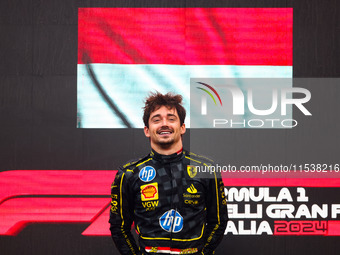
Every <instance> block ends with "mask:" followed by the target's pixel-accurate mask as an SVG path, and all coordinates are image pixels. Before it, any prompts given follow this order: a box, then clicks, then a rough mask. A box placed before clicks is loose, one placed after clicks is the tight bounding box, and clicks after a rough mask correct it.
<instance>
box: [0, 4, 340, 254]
mask: <svg viewBox="0 0 340 255" xmlns="http://www.w3.org/2000/svg"><path fill="white" fill-rule="evenodd" d="M338 5H339V4H338V3H337V1H336V0H329V1H319V0H296V1H283V0H259V1H252V0H247V1H245V0H243V1H242V0H234V1H203V0H200V1H194V0H193V1H180V0H176V1H167V0H161V1H155V0H153V1H148V0H143V1H137V0H129V1H122V0H120V1H113V0H110V1H107V0H105V1H104V0H103V1H101V0H92V1H90V0H88V1H70V0H61V1H53V0H47V1H42V0H35V1H32V0H25V1H24V0H13V1H9V0H3V1H1V3H0V34H1V40H0V59H1V62H0V124H1V132H0V141H1V142H0V162H1V163H0V171H5V170H15V169H61V170H63V169H91V170H106V169H116V168H117V167H118V165H121V164H122V163H124V162H126V161H128V160H129V159H131V158H137V157H139V156H141V155H143V154H145V153H147V152H148V151H149V143H148V140H147V139H146V138H145V137H144V135H143V131H142V130H128V129H77V128H76V122H77V120H76V113H77V110H76V104H77V102H76V92H77V89H76V86H77V84H76V72H77V8H78V7H293V8H294V22H293V25H294V31H293V47H294V50H293V72H294V77H328V78H329V77H339V76H340V69H339V57H338V56H339V55H340V52H339V45H340V41H339V32H340V24H339V7H338ZM327 93H330V94H331V95H333V97H332V98H331V100H329V101H328V102H325V101H324V98H325V96H327V95H328V94H327ZM338 95H339V90H338V88H336V87H334V86H333V87H332V88H330V89H328V90H327V89H326V90H324V89H323V88H315V89H314V90H313V91H312V103H311V104H310V105H309V106H308V107H310V109H311V111H312V113H313V117H312V118H309V119H302V124H301V126H300V127H298V128H294V129H292V130H271V131H269V130H228V131H220V130H218V131H212V132H211V134H210V135H211V136H210V137H209V136H205V137H201V138H200V139H202V141H205V142H206V144H207V145H209V144H211V141H213V139H216V140H218V141H222V142H223V143H224V150H223V151H220V152H219V153H217V155H213V156H217V158H218V157H224V158H225V157H230V158H231V159H233V158H235V157H238V156H239V155H242V154H243V155H245V157H247V156H248V155H249V154H251V156H250V158H254V161H255V160H256V159H261V158H263V159H264V160H266V162H270V161H273V162H278V161H280V160H282V155H281V154H280V153H283V155H285V156H284V158H283V159H284V160H286V161H289V160H290V158H294V159H296V160H301V159H304V160H314V159H325V160H330V159H335V158H336V157H337V156H336V155H337V147H336V144H338V140H337V139H338V138H337V137H338V135H337V130H338V127H339V122H337V121H336V118H337V116H338V109H339V108H334V106H335V107H336V106H338V105H337V104H336V103H335V102H336V101H337V100H336V99H337V98H339V97H338ZM324 109H325V110H324ZM326 110H327V111H326ZM325 112H326V113H325ZM314 116H315V117H314ZM219 132H222V133H219ZM189 133H190V132H189V131H188V134H187V135H185V137H184V142H185V147H186V148H188V147H189V145H190V139H192V138H190V137H189ZM332 136H333V137H334V139H332ZM329 143H331V144H332V147H331V148H329V146H328V144H329ZM259 145H260V146H259ZM209 146H210V145H209ZM209 146H205V147H203V148H202V152H201V153H203V154H209V152H210V151H209V150H208V148H209ZM316 146H319V147H316ZM205 148H207V150H205ZM244 148H248V149H249V148H252V150H251V151H250V152H247V153H245V149H244ZM294 148H295V149H294ZM296 151H298V153H295V152H296ZM279 152H280V153H279ZM84 188H85V187H84ZM338 196H339V192H336V191H335V192H334V198H336V197H338ZM87 226H88V224H34V225H30V226H28V227H27V228H25V229H24V230H23V231H22V232H21V233H20V234H19V235H18V236H14V237H8V236H0V250H1V254H6V255H7V254H118V253H117V251H116V250H115V248H114V245H113V243H112V241H111V238H110V237H85V236H82V235H81V233H82V231H83V230H84V229H86V228H87ZM338 240H339V239H338V237H268V236H229V235H228V236H227V237H226V238H225V239H224V241H223V243H222V244H221V246H220V247H219V248H218V250H217V253H216V254H231V255H232V254H238V255H239V254H241V255H242V254H261V255H263V254H268V255H271V254H278V255H279V254H282V255H283V254H284V255H291V254H292V255H297V254H299V255H300V254H308V255H310V254H316V255H319V254H320V255H321V254H330V255H333V254H334V255H335V254H338V250H339V242H338Z"/></svg>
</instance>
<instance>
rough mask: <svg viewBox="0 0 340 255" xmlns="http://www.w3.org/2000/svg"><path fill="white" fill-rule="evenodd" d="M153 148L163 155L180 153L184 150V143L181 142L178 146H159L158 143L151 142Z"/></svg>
mask: <svg viewBox="0 0 340 255" xmlns="http://www.w3.org/2000/svg"><path fill="white" fill-rule="evenodd" d="M151 148H152V149H153V150H154V151H156V152H157V153H158V154H162V155H171V154H174V153H178V152H181V151H182V148H183V144H182V143H179V144H177V145H176V146H174V145H171V146H169V147H166V146H159V145H158V144H157V145H156V144H151Z"/></svg>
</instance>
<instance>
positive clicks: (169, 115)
mask: <svg viewBox="0 0 340 255" xmlns="http://www.w3.org/2000/svg"><path fill="white" fill-rule="evenodd" d="M157 117H161V115H160V114H156V115H154V116H152V117H151V119H153V118H157ZM167 117H175V118H177V116H176V115H175V114H172V113H168V114H167Z"/></svg>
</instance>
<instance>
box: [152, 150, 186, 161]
mask: <svg viewBox="0 0 340 255" xmlns="http://www.w3.org/2000/svg"><path fill="white" fill-rule="evenodd" d="M150 155H151V157H152V158H153V159H155V160H157V161H160V162H162V163H171V162H176V161H178V160H180V159H181V158H182V157H183V148H182V149H181V150H179V151H178V152H176V153H173V154H171V155H163V154H159V153H158V152H156V151H155V150H154V149H151V153H150Z"/></svg>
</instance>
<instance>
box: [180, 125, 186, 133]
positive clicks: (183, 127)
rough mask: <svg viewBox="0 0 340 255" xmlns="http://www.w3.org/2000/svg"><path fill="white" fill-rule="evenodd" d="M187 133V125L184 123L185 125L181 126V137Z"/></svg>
mask: <svg viewBox="0 0 340 255" xmlns="http://www.w3.org/2000/svg"><path fill="white" fill-rule="evenodd" d="M185 131H186V128H185V124H184V123H183V125H182V126H181V135H184V134H185Z"/></svg>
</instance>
